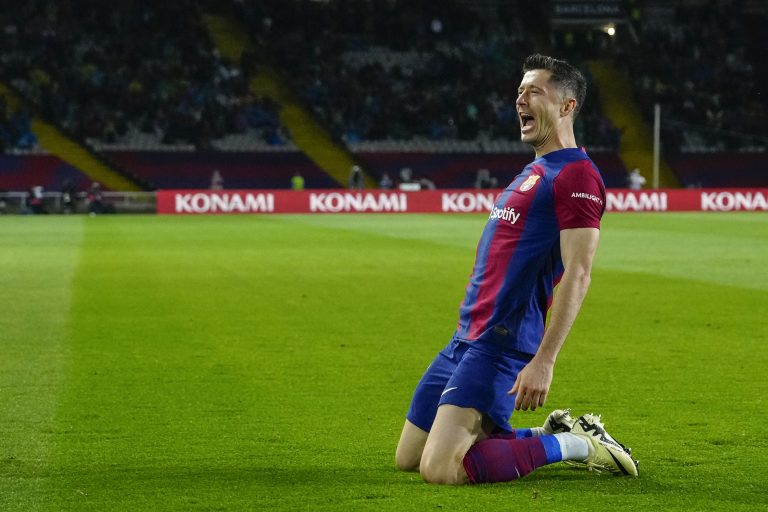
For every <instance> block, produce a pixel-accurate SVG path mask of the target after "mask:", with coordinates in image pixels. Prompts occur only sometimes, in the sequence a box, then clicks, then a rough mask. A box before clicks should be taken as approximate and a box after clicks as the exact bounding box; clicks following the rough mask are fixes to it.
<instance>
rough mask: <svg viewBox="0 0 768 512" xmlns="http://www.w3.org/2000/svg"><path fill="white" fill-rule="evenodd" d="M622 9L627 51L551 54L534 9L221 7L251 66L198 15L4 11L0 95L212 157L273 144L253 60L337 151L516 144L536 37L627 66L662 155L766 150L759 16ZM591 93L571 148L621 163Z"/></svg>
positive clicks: (606, 42) (13, 123)
mask: <svg viewBox="0 0 768 512" xmlns="http://www.w3.org/2000/svg"><path fill="white" fill-rule="evenodd" d="M200 1H204V0H200ZM211 2H212V3H216V2H213V0H208V3H211ZM631 3H632V4H633V5H634V6H635V7H636V9H635V11H634V12H635V13H636V19H633V24H632V30H633V34H634V37H629V36H628V35H627V32H626V31H622V32H620V33H619V35H617V37H616V38H608V37H607V36H605V37H599V36H598V37H595V38H594V40H592V39H590V41H586V42H585V41H583V40H581V39H577V40H575V42H574V41H571V42H570V43H569V44H568V45H563V42H562V39H560V38H558V37H554V36H553V34H552V33H551V32H549V33H548V31H549V30H550V28H549V27H548V26H546V23H545V21H546V13H545V12H544V11H546V9H544V10H543V11H542V10H541V9H540V10H538V11H536V14H535V16H533V17H532V15H531V12H532V11H533V9H532V8H531V6H530V4H531V3H530V2H524V1H523V0H510V1H504V2H498V12H495V13H493V15H492V16H481V15H479V14H478V12H477V11H476V10H473V9H471V8H470V7H468V2H462V1H459V0H444V1H441V2H435V1H430V0H368V1H356V0H334V1H332V2H325V1H314V0H261V1H248V0H230V3H229V4H226V5H228V6H233V7H234V8H235V10H236V14H237V15H238V16H239V17H240V19H241V21H243V22H244V23H245V24H246V25H247V27H248V30H249V33H250V34H251V36H252V37H253V40H254V43H255V48H256V50H255V53H253V54H252V55H251V56H250V58H252V59H253V61H252V62H248V61H247V60H246V61H245V62H244V63H233V62H228V61H227V60H226V59H224V58H222V57H221V56H220V55H219V53H218V51H217V50H216V49H215V48H214V46H213V45H212V43H211V41H210V38H209V36H208V34H207V31H206V29H205V27H204V25H203V23H202V21H201V16H200V8H199V5H198V2H197V1H195V0H178V1H175V2H133V1H131V0H114V1H112V2H108V3H105V2H98V1H97V0H67V1H57V0H28V1H24V2H9V3H7V5H4V8H3V9H2V10H0V44H1V45H2V48H3V51H2V52H0V77H2V80H3V81H6V82H7V83H9V84H11V85H12V86H13V87H14V88H15V89H17V90H18V91H19V92H20V93H21V94H22V95H23V96H24V97H25V98H26V99H27V100H28V101H29V102H30V103H32V104H34V105H35V106H36V107H37V108H38V109H39V110H40V112H41V113H42V114H43V116H44V117H45V118H46V119H48V120H50V121H52V122H53V123H55V124H57V125H58V126H59V127H61V128H63V129H64V130H66V131H67V132H69V133H70V134H72V135H73V136H75V137H76V138H78V139H80V140H88V141H92V142H96V143H102V144H114V143H120V142H122V141H125V140H126V139H130V138H131V136H132V134H144V135H150V136H153V137H155V138H156V139H157V140H158V141H159V143H161V144H191V145H194V146H195V147H196V148H198V149H207V148H210V147H211V143H212V141H215V140H217V139H220V138H222V137H226V136H228V135H231V134H246V133H254V134H255V136H257V137H259V138H260V139H261V140H262V141H263V142H264V143H265V144H269V145H283V144H285V143H286V142H287V141H288V139H289V135H288V133H287V130H286V129H285V128H284V127H283V126H282V125H281V123H280V121H279V108H280V107H279V105H277V104H275V103H274V102H272V101H271V100H269V99H266V98H259V97H256V96H255V95H254V94H252V93H251V92H250V91H249V87H248V74H249V73H250V72H251V71H252V70H253V69H255V67H257V66H258V64H254V63H257V62H264V61H265V60H271V62H272V64H273V65H274V66H275V67H276V68H278V69H280V70H281V71H282V72H283V73H284V75H285V76H286V77H287V78H288V79H289V80H290V81H291V83H292V85H293V87H294V89H295V90H296V91H298V92H299V94H300V96H301V98H302V99H303V100H304V101H305V103H306V104H308V105H309V106H310V107H311V108H312V110H313V111H314V112H315V114H316V115H317V117H318V118H319V119H320V120H321V121H322V122H323V124H324V125H325V126H327V127H328V129H329V130H330V131H331V132H332V133H333V134H334V135H335V136H337V137H338V138H339V139H341V140H343V141H344V142H345V143H347V144H348V145H354V144H356V143H359V142H365V141H382V140H424V141H452V140H457V141H477V140H489V141H496V140H502V141H517V140H519V126H518V118H517V115H516V108H515V99H516V96H517V94H516V91H517V86H518V83H519V80H520V75H521V70H520V66H521V64H522V61H523V59H524V58H525V56H527V55H528V54H530V53H532V52H533V51H534V49H535V46H534V43H533V41H534V40H536V38H537V37H540V36H541V35H542V34H543V35H544V36H545V37H546V36H547V35H549V36H550V38H551V41H552V42H553V43H554V45H555V54H556V55H561V56H564V57H566V58H568V59H570V60H572V61H573V62H574V63H575V64H577V65H579V66H580V68H581V69H583V70H584V71H586V66H584V65H582V62H580V61H581V59H586V58H591V57H595V56H597V57H610V58H614V59H616V62H617V63H618V64H619V65H621V66H624V67H625V68H626V69H627V72H628V73H629V75H630V76H631V77H632V79H633V84H634V87H635V94H636V100H637V101H638V103H639V104H640V106H641V108H642V110H643V112H645V113H646V114H647V115H648V116H649V120H650V116H651V115H652V112H653V105H654V104H655V103H657V102H658V103H660V104H661V105H662V108H663V115H664V116H665V120H666V121H665V122H666V124H665V125H664V126H665V129H664V136H665V150H666V151H671V152H676V151H679V150H681V149H685V148H690V147H692V144H693V145H694V146H695V144H700V145H701V146H702V147H707V148H715V149H724V148H725V146H732V145H733V144H736V145H737V146H739V147H741V148H749V147H752V146H759V145H760V144H763V145H764V146H765V145H768V144H766V141H768V125H766V124H765V123H764V120H765V119H766V118H768V102H767V101H766V100H765V98H764V95H762V96H761V94H760V84H761V83H764V80H765V79H767V78H768V72H767V71H766V70H768V64H766V63H765V62H763V59H761V57H762V52H764V50H765V48H768V31H766V30H765V26H766V17H765V15H764V14H762V15H760V16H757V15H753V14H751V13H747V12H746V11H745V9H744V8H743V2H740V1H739V0H711V1H709V2H704V1H702V2H675V3H670V2H642V1H640V0H636V1H634V2H631ZM482 5H484V3H483V2H477V4H476V6H475V7H476V8H480V7H482ZM654 6H655V7H654ZM659 6H662V7H661V8H660V7H659ZM652 7H653V8H652ZM654 8H655V9H656V10H655V11H654V12H653V13H652V11H653V9H654ZM489 19H490V20H493V22H489V21H488V20H489ZM532 27H535V28H532ZM534 32H536V33H534ZM241 64H242V66H241ZM587 78H588V80H590V90H589V93H588V97H587V98H588V99H587V101H586V104H585V105H584V108H583V109H582V112H581V114H580V116H579V118H578V119H577V124H576V135H577V141H578V142H579V144H583V145H585V146H587V147H588V148H594V147H601V148H605V149H608V150H615V149H617V148H618V146H619V143H620V139H621V131H620V129H618V128H617V127H616V126H614V125H613V124H612V122H611V120H610V119H608V118H607V117H606V116H605V115H603V113H602V112H601V109H600V91H599V90H598V88H597V87H596V85H595V84H594V83H593V82H592V81H591V77H589V76H587ZM29 125H30V117H29V114H28V113H26V112H24V111H15V112H11V111H10V109H9V108H8V107H7V105H6V102H5V101H4V99H0V148H9V147H15V148H22V149H23V148H28V147H32V146H34V143H35V141H34V135H33V134H32V133H31V130H30V128H29ZM734 141H735V142H734ZM721 146H722V147H721Z"/></svg>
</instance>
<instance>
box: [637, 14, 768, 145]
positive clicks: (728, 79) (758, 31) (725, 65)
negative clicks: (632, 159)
mask: <svg viewBox="0 0 768 512" xmlns="http://www.w3.org/2000/svg"><path fill="white" fill-rule="evenodd" d="M741 4H743V2H737V1H717V2H715V1H709V2H706V3H702V4H700V5H695V4H685V3H680V4H679V5H677V6H676V7H675V8H674V10H673V11H672V12H671V14H672V16H671V18H668V19H662V20H659V19H644V20H643V22H642V24H641V35H640V38H639V44H638V46H637V48H636V49H635V50H634V51H633V52H632V53H631V54H630V55H631V58H630V59H628V60H626V62H627V65H628V67H629V69H630V70H631V72H632V74H633V76H634V77H635V83H636V87H637V100H638V101H639V103H640V104H641V105H642V107H643V108H644V110H645V111H652V105H653V104H654V103H657V102H658V103H660V104H661V106H662V110H663V112H664V114H665V115H666V116H667V117H668V119H670V120H672V121H673V122H674V121H677V122H679V123H683V126H682V130H681V126H680V125H673V126H669V127H668V129H667V130H665V134H666V141H667V142H668V147H667V149H668V150H673V151H678V150H679V149H680V148H681V146H683V145H688V146H691V145H695V144H699V145H702V146H704V147H707V148H712V149H718V150H723V149H726V148H727V147H731V148H732V147H735V146H736V147H738V146H741V147H749V146H754V145H755V144H756V141H755V139H753V138H752V136H758V137H762V138H763V145H764V146H766V145H768V144H766V141H768V126H767V125H766V124H765V119H766V118H768V100H767V99H766V98H765V96H764V95H761V94H760V90H761V88H762V87H761V84H763V83H765V82H762V81H761V80H760V79H759V72H760V71H762V73H765V63H764V59H763V53H764V52H765V50H766V48H768V31H766V29H765V24H766V21H767V20H766V19H765V16H762V17H761V16H755V15H752V16H750V15H748V14H746V13H745V12H744V9H743V8H742V5H741ZM761 18H762V19H761ZM756 66H762V70H758V69H756ZM763 77H764V78H765V75H763ZM684 125H691V126H688V127H686V126H684ZM696 127H705V128H704V129H703V130H702V129H698V130H697V129H696ZM686 132H688V133H690V134H691V135H690V136H689V137H688V139H689V140H685V139H684V138H683V137H682V136H681V134H685V133H686ZM694 134H695V135H694Z"/></svg>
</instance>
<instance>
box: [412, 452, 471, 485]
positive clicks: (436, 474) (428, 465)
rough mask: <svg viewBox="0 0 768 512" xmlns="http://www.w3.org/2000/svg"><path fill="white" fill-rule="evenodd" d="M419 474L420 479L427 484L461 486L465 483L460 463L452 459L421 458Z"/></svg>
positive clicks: (464, 474)
mask: <svg viewBox="0 0 768 512" xmlns="http://www.w3.org/2000/svg"><path fill="white" fill-rule="evenodd" d="M419 472H420V473H421V478H423V479H424V481H425V482H427V483H428V484H442V485H461V484H465V483H467V477H466V473H465V472H464V465H463V463H462V461H460V460H459V461H457V460H454V459H452V458H450V459H438V458H434V457H430V458H427V459H424V458H422V460H421V465H420V466H419Z"/></svg>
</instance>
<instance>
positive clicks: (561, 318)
mask: <svg viewBox="0 0 768 512" xmlns="http://www.w3.org/2000/svg"><path fill="white" fill-rule="evenodd" d="M599 240H600V230H599V229H597V228H576V229H564V230H562V231H560V253H561V255H562V258H563V265H564V267H565V272H564V273H563V277H562V279H561V280H560V284H559V285H558V289H557V293H556V294H555V297H554V300H553V301H552V314H551V316H550V319H549V325H548V326H547V330H546V332H545V333H544V337H543V338H542V339H541V345H540V346H539V349H538V350H537V351H536V355H535V356H534V357H533V359H531V361H530V362H529V363H528V364H527V365H526V366H525V368H523V369H522V370H521V371H520V373H519V374H518V376H517V380H516V381H515V385H514V386H513V387H512V389H511V390H510V391H509V393H510V394H514V393H517V396H516V398H515V409H518V410H519V409H522V410H527V409H529V408H530V409H531V410H536V407H539V406H542V405H544V402H545V401H546V399H547V394H548V393H549V387H550V385H551V383H552V375H553V372H554V367H555V361H556V360H557V355H558V354H559V353H560V349H561V348H562V347H563V344H564V343H565V339H566V337H567V336H568V333H569V332H570V330H571V326H573V322H574V321H575V320H576V316H577V315H578V313H579V310H580V309H581V304H582V303H583V302H584V297H585V296H586V294H587V290H588V289H589V283H590V275H591V272H592V260H593V259H594V257H595V252H596V251H597V246H598V242H599Z"/></svg>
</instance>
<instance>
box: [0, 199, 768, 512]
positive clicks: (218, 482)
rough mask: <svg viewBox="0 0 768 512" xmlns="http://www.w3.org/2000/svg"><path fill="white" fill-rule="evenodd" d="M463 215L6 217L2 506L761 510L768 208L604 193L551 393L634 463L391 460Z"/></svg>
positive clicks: (434, 338)
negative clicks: (637, 209) (637, 463)
mask: <svg viewBox="0 0 768 512" xmlns="http://www.w3.org/2000/svg"><path fill="white" fill-rule="evenodd" d="M482 225H483V218H482V217H480V216H458V215H457V216H417V215H408V216H405V215H403V216H398V215H382V216H376V215H359V216H356V215H339V216H233V217H156V216H147V217H97V218H87V217H5V218H0V234H2V243H0V264H2V274H0V286H1V288H2V294H1V295H0V311H2V313H1V314H0V510H3V511H17V510H18V511H28V510H57V511H58V510H78V511H80V510H98V511H112V510H312V511H316V510H328V511H339V510H371V511H378V510H393V511H395V510H397V511H401V510H419V511H423V510H470V509H471V510H499V511H501V510H514V511H520V510H552V509H553V507H555V508H556V509H558V510H560V509H565V508H567V509H581V510H642V511H646V510H686V511H688V510H727V511H734V510H744V511H747V510H750V511H751V510H756V509H765V508H766V507H768V498H767V497H766V494H765V490H766V488H768V476H767V475H768V430H767V429H766V422H767V420H768V415H766V412H765V411H766V409H767V408H766V405H767V404H766V396H768V377H766V373H768V348H766V347H768V327H766V325H767V320H766V314H767V311H768V272H766V266H767V265H766V264H767V263H768V217H767V216H766V215H765V214H759V213H758V214H735V213H733V214H722V215H721V214H684V215H683V214H679V215H678V214H659V215H654V214H641V215H633V214H616V215H609V216H607V217H606V218H605V219H604V224H603V227H604V229H603V237H602V244H601V248H600V250H599V254H598V258H597V260H596V263H595V269H594V272H593V282H592V289H591V290H590V294H589V296H588V299H587V301H586V303H585V305H584V308H583V310H582V313H581V316H580V317H579V319H578V321H577V324H576V326H575V327H574V331H573V333H572V335H571V337H570V338H569V340H568V342H567V343H566V346H565V348H564V349H563V352H562V354H561V357H560V360H559V362H558V365H557V367H556V370H555V381H554V384H553V388H552V391H551V395H550V399H549V403H548V404H547V407H546V410H539V411H536V412H535V413H531V412H527V413H516V414H515V416H514V419H513V423H514V424H515V425H516V426H531V425H536V424H540V423H541V422H542V421H543V418H544V417H545V415H546V413H547V412H548V410H550V409H551V408H555V407H573V408H574V409H575V411H576V412H591V411H594V412H599V413H602V414H603V418H604V419H605V421H606V424H607V426H608V428H609V431H610V432H611V433H613V434H614V435H615V436H616V437H617V438H618V439H619V440H621V441H622V442H624V443H626V444H628V445H630V446H632V447H633V448H634V450H635V455H636V456H637V457H638V458H639V459H640V460H641V477H640V478H639V479H622V478H614V477H609V476H605V475H596V474H592V473H588V472H583V471H578V470H573V469H569V468H566V467H565V466H563V465H555V466H550V467H545V468H542V469H540V470H538V471H537V472H535V473H533V474H532V475H530V476H529V477H526V478H525V479H522V480H520V481H517V482H513V483H509V484H497V485H488V486H476V487H463V488H449V487H439V486H430V485H426V484H423V483H422V482H421V480H420V478H419V477H418V475H415V474H406V473H400V472H397V471H396V470H395V469H394V462H393V458H394V448H395V444H396V442H397V439H398V436H399V433H400V428H401V426H402V422H403V416H404V413H405V411H406V409H407V406H408V402H409V400H410V395H411V392H412V390H413V387H414V386H415V384H416V382H417V381H418V379H419V377H420V376H421V373H422V372H423V370H424V369H425V368H426V366H427V364H428V363H429V361H430V360H431V358H432V356H433V355H434V353H435V352H436V351H437V350H438V349H439V348H441V347H442V345H443V344H444V343H445V342H447V340H448V338H449V337H450V335H451V332H452V330H453V328H454V326H455V322H456V315H457V309H458V304H459V302H460V300H461V299H462V295H463V290H464V287H465V285H466V279H467V277H468V275H469V273H470V270H471V265H472V261H473V258H474V246H475V243H476V241H477V238H478V236H479V233H480V231H481V229H482Z"/></svg>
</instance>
